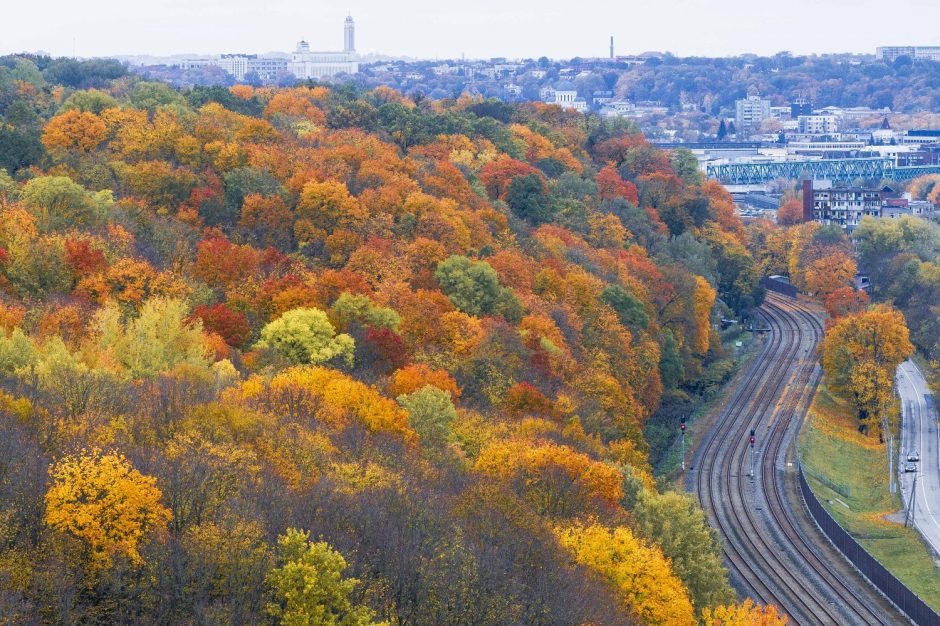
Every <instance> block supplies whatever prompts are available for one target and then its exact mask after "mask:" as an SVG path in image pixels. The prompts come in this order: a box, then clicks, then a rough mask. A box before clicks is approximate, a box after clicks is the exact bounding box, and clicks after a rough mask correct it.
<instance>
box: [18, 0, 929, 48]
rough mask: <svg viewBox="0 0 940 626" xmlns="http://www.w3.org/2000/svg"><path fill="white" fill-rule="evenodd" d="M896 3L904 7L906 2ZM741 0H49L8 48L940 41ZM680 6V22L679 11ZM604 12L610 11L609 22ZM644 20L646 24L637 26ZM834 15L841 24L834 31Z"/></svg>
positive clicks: (840, 10)
mask: <svg viewBox="0 0 940 626" xmlns="http://www.w3.org/2000/svg"><path fill="white" fill-rule="evenodd" d="M899 5H900V6H899ZM748 6H750V5H749V3H747V2H745V1H744V0H729V1H728V2H724V3H721V4H720V5H713V4H712V3H705V2H702V1H700V0H669V1H666V2H661V3H658V4H656V5H655V6H609V5H607V4H605V3H602V2H599V1H596V0H590V1H589V2H588V3H587V4H582V5H580V10H579V11H578V12H572V11H571V10H570V6H567V5H560V4H557V3H535V2H522V3H513V4H512V5H509V4H507V3H499V2H496V1H495V0H482V1H481V2H478V3H474V4H473V5H467V6H462V7H457V8H453V7H444V6H440V5H439V4H438V3H433V2H429V1H427V0H411V1H409V2H407V3H399V4H394V5H391V4H385V3H381V2H377V1H376V0H360V2H358V3H356V4H352V3H350V6H349V7H346V8H340V7H336V8H333V7H317V6H310V5H309V4H306V3H303V2H300V1H299V0H272V1H271V2H266V3H264V4H263V5H262V4H261V3H257V2H248V1H247V0H228V1H227V2H222V1H221V0H210V1H208V2H200V3H191V2H183V1H182V0H164V1H161V2H152V3H148V4H146V5H135V6H134V8H133V13H132V14H130V12H129V11H128V10H127V5H126V3H123V2H119V0H99V1H97V2H93V3H85V4H84V5H82V6H81V7H78V6H76V5H73V4H72V3H69V2H65V0H53V1H51V2H48V3H44V4H43V5H42V6H39V5H36V4H30V5H25V4H17V5H14V6H12V7H9V8H8V9H6V10H5V13H6V15H7V17H8V19H9V23H18V22H21V23H37V22H40V21H41V23H42V24H43V27H42V28H41V29H10V31H8V32H6V33H4V39H3V41H2V42H0V53H4V54H7V53H17V52H36V51H40V50H41V51H44V52H47V53H49V54H51V55H53V56H70V55H73V54H75V55H76V56H82V57H91V56H120V55H155V56H161V55H162V56H166V55H177V54H216V53H221V52H257V53H265V52H273V51H285V52H286V51H288V50H290V49H291V48H292V46H293V43H294V42H296V41H297V40H299V39H304V40H306V41H309V42H310V44H311V48H313V49H324V50H332V49H340V47H341V46H342V44H343V41H342V38H341V33H340V32H339V30H338V29H337V27H336V26H337V24H340V23H342V20H343V19H345V17H346V15H347V14H352V15H353V17H354V18H355V19H356V22H357V44H358V45H357V49H358V52H359V53H360V54H363V55H369V54H383V55H388V56H402V57H415V58H428V59H434V58H459V57H460V56H462V55H466V56H467V57H470V58H488V57H496V56H504V57H510V58H527V57H528V58H535V57H539V56H543V55H544V56H549V57H552V58H560V59H561V58H571V57H575V56H606V55H607V54H608V45H609V37H610V36H611V35H613V36H614V38H615V43H616V51H617V53H618V54H637V53H642V52H645V51H649V50H656V51H661V52H672V53H674V54H677V55H680V56H690V55H702V56H736V55H739V54H747V53H754V54H761V55H769V54H774V53H777V52H780V51H783V50H787V51H791V52H793V53H794V54H809V53H831V52H856V53H866V54H871V53H873V51H874V49H875V47H876V46H890V45H898V44H905V45H908V44H911V45H931V44H937V43H940V41H938V39H940V38H938V37H936V36H935V35H934V34H933V32H932V24H934V23H936V20H937V19H938V18H940V6H938V5H937V4H936V3H933V2H929V1H927V0H906V1H903V2H900V3H896V4H895V5H893V6H892V12H897V11H902V10H903V11H906V12H909V13H910V14H916V15H917V16H918V19H917V20H911V21H909V22H904V23H903V24H901V23H899V26H898V28H897V29H896V32H894V31H892V30H890V29H889V30H885V29H884V27H883V25H882V24H881V23H879V22H878V20H877V19H876V18H877V16H878V15H880V14H882V13H883V12H884V7H883V5H882V4H880V3H876V2H874V1H873V0H863V1H862V2H850V1H849V0H829V1H828V2H823V3H819V2H809V1H808V0H797V1H795V2H792V3H790V4H789V5H787V8H786V9H787V10H786V11H779V12H777V14H775V15H772V16H770V15H767V14H766V13H763V14H755V12H754V11H753V10H747V7H748ZM676 15H682V16H683V19H682V20H681V22H677V21H676V20H675V16H676ZM601 18H602V19H601ZM636 23H643V24H644V25H645V26H644V27H643V28H636V27H635V24H636ZM834 23H838V24H839V25H840V28H836V29H834V28H832V25H833V24H834Z"/></svg>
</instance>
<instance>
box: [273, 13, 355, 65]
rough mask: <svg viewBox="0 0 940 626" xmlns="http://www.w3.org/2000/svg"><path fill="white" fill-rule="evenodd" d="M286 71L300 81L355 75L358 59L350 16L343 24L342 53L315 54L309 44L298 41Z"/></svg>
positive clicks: (353, 26)
mask: <svg viewBox="0 0 940 626" xmlns="http://www.w3.org/2000/svg"><path fill="white" fill-rule="evenodd" d="M287 69H288V71H289V72H290V73H291V74H293V75H294V76H296V77H297V78H299V79H301V80H307V79H310V78H327V77H330V76H336V75H337V74H357V73H358V72H359V57H358V56H357V55H356V25H355V23H354V22H353V19H352V16H349V17H347V18H346V22H345V24H344V30H343V51H342V52H316V51H313V50H311V49H310V44H309V43H307V42H306V41H300V42H298V43H297V49H296V50H295V51H294V53H293V54H292V55H291V60H290V63H288V64H287Z"/></svg>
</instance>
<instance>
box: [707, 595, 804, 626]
mask: <svg viewBox="0 0 940 626" xmlns="http://www.w3.org/2000/svg"><path fill="white" fill-rule="evenodd" d="M701 623H702V626H786V624H787V616H786V615H781V614H780V613H779V612H778V610H777V607H776V606H774V605H772V604H768V605H766V606H762V605H760V604H754V602H753V601H752V600H750V599H747V600H745V601H744V602H742V603H741V604H729V605H727V606H716V607H715V608H713V609H710V608H709V609H705V610H704V611H702V622H701Z"/></svg>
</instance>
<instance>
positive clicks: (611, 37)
mask: <svg viewBox="0 0 940 626" xmlns="http://www.w3.org/2000/svg"><path fill="white" fill-rule="evenodd" d="M610 60H611V61H613V60H614V36H613V35H611V36H610Z"/></svg>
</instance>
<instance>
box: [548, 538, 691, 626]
mask: <svg viewBox="0 0 940 626" xmlns="http://www.w3.org/2000/svg"><path fill="white" fill-rule="evenodd" d="M558 539H559V540H560V541H561V544H562V545H563V546H565V547H566V548H568V550H570V551H571V552H572V553H573V554H574V558H575V560H576V561H577V562H578V563H580V564H581V565H583V566H585V567H587V568H589V569H591V570H593V571H594V572H596V573H597V574H598V575H600V576H601V577H602V578H604V579H605V580H607V581H608V583H610V585H611V586H613V587H614V589H615V590H616V591H617V593H618V596H619V597H620V598H621V600H622V601H623V602H624V604H626V605H627V606H628V607H629V608H630V610H631V612H632V613H633V615H634V616H635V617H636V618H637V620H638V621H640V622H641V623H643V624H646V625H647V626H656V625H658V624H663V625H666V624H668V625H669V626H687V625H691V624H695V614H694V611H693V609H692V602H691V601H690V600H689V595H688V593H687V592H686V590H685V587H683V586H682V582H681V581H680V580H679V579H678V577H676V575H675V574H674V573H673V571H672V566H671V564H670V563H669V560H668V559H666V558H665V557H664V556H663V553H662V551H661V550H660V549H659V548H658V547H656V546H647V545H645V544H643V543H642V542H641V541H640V540H639V539H637V538H636V537H635V536H634V535H633V533H632V532H630V529H629V528H626V527H618V528H606V527H604V526H601V525H600V524H592V525H589V526H572V527H569V528H563V529H561V530H559V531H558Z"/></svg>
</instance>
